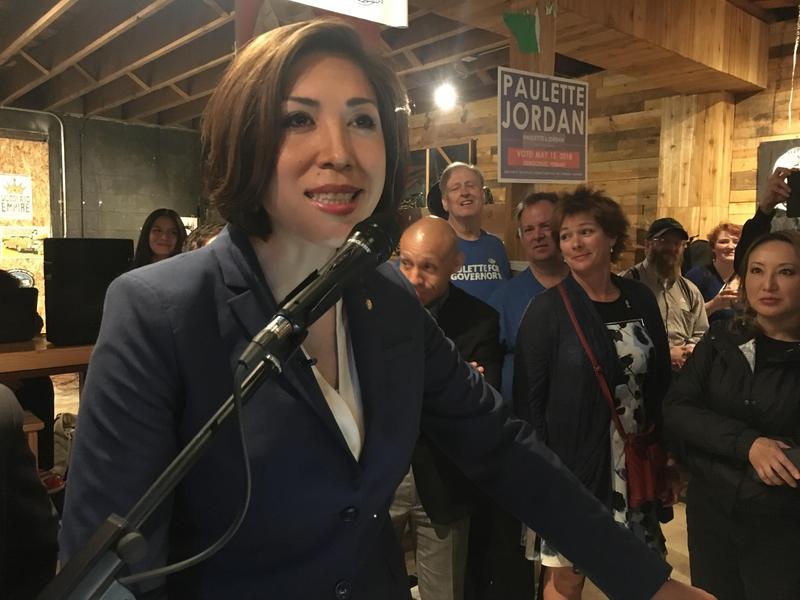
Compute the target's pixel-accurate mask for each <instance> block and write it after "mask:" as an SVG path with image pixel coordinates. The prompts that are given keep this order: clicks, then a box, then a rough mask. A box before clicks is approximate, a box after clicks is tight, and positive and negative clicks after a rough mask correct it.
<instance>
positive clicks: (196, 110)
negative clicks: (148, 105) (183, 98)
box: [158, 92, 211, 125]
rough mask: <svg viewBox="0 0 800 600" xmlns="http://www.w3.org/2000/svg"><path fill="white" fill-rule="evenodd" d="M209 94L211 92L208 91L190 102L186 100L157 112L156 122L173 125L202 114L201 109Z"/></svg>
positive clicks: (203, 107) (204, 105)
mask: <svg viewBox="0 0 800 600" xmlns="http://www.w3.org/2000/svg"><path fill="white" fill-rule="evenodd" d="M210 96H211V92H208V93H207V94H205V95H203V96H201V97H199V98H195V99H194V100H191V101H190V102H186V103H184V104H181V105H180V106H176V107H175V108H170V109H168V110H165V111H163V112H160V113H158V123H159V124H160V125H175V124H177V123H182V122H184V121H188V120H190V119H194V118H195V117H199V116H200V115H202V114H203V110H205V107H206V104H208V98H209V97H210Z"/></svg>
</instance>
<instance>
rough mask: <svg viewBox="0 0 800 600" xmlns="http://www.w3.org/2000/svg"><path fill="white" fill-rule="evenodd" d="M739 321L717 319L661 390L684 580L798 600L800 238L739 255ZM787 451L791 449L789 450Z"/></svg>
mask: <svg viewBox="0 0 800 600" xmlns="http://www.w3.org/2000/svg"><path fill="white" fill-rule="evenodd" d="M744 265H746V268H745V269H744V272H743V274H742V284H741V287H740V290H741V294H742V296H741V298H742V308H741V315H740V317H739V318H738V319H737V320H735V321H734V322H732V323H726V322H720V323H715V324H714V325H713V326H712V327H711V329H710V330H709V332H708V333H707V334H706V336H705V338H703V340H702V341H701V342H700V343H699V344H698V345H697V347H696V348H695V351H694V352H693V353H692V356H691V358H690V359H689V361H688V362H687V363H686V365H685V366H684V368H683V369H682V370H681V372H680V375H679V376H678V378H677V380H676V381H675V383H674V385H673V386H672V388H671V389H670V391H669V394H668V396H667V399H666V400H665V407H664V421H665V427H666V429H667V432H668V433H669V434H670V435H671V436H674V437H675V438H676V441H678V442H680V443H681V445H682V447H683V450H682V454H683V459H684V461H685V462H686V464H687V465H688V467H689V469H690V470H691V472H692V480H691V482H690V483H689V490H688V493H687V505H686V519H687V527H688V535H689V560H690V565H691V572H692V583H693V584H694V585H697V586H700V587H702V588H704V589H706V590H708V591H709V592H712V593H713V594H715V595H717V596H718V597H719V598H721V599H723V600H729V599H731V600H738V599H751V600H755V599H761V598H769V599H770V600H790V599H792V600H796V599H797V598H800V569H798V564H799V562H798V561H800V491H798V489H797V480H798V479H800V470H798V468H797V466H795V464H793V463H792V461H791V460H790V458H789V456H787V449H788V448H790V447H796V446H797V445H798V443H800V233H797V232H793V231H792V232H790V231H784V232H776V233H771V234H768V235H766V236H764V237H762V238H761V239H760V240H758V241H756V242H755V243H754V244H753V245H752V246H751V248H750V250H749V251H748V253H747V255H746V257H745V261H744ZM789 454H790V455H791V454H792V453H791V452H789Z"/></svg>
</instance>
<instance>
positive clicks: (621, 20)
mask: <svg viewBox="0 0 800 600" xmlns="http://www.w3.org/2000/svg"><path fill="white" fill-rule="evenodd" d="M418 5H419V6H420V8H427V9H429V10H431V12H434V13H436V14H439V15H441V16H444V17H447V18H449V19H453V20H456V21H459V22H461V23H464V24H466V25H472V26H473V27H476V28H481V29H485V30H488V31H493V32H495V33H501V34H503V35H505V36H508V35H509V32H508V29H507V28H506V26H505V24H504V23H503V22H502V15H503V11H504V10H505V7H507V2H506V0H473V1H471V2H463V1H460V0H418ZM762 7H763V6H762ZM556 28H557V31H556V51H557V52H559V53H560V54H563V55H566V56H569V57H572V58H575V59H577V60H581V61H583V62H586V63H590V64H593V65H597V66H600V67H603V68H605V69H609V70H614V71H617V72H620V73H626V74H632V73H634V72H635V73H637V75H638V76H641V73H643V72H645V73H647V72H653V73H657V72H658V69H659V68H664V67H667V68H669V69H670V71H671V73H672V74H673V77H674V78H675V79H674V80H673V85H672V88H673V89H675V90H676V91H678V92H681V91H683V90H688V89H692V90H697V84H698V79H697V77H696V72H697V70H698V69H699V70H701V71H705V72H706V73H707V75H708V78H707V91H718V90H720V89H722V90H729V91H736V92H739V91H741V92H745V91H756V90H759V89H764V88H765V87H766V85H767V60H768V52H769V50H768V37H769V32H768V26H767V24H766V23H765V22H764V21H762V20H761V19H758V18H756V17H754V16H752V15H751V14H749V13H747V12H745V11H743V10H742V9H741V8H739V7H737V6H735V5H734V4H732V3H730V2H729V1H728V0H559V2H558V16H557V19H556ZM587 32H594V35H595V37H594V39H592V38H590V37H589V36H587ZM512 43H515V42H512ZM609 50H612V51H609ZM423 62H424V61H423ZM683 72H686V73H687V77H686V82H685V83H686V85H684V82H683V80H682V73H683ZM694 93H697V92H696V91H695V92H694Z"/></svg>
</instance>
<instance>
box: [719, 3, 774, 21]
mask: <svg viewBox="0 0 800 600" xmlns="http://www.w3.org/2000/svg"><path fill="white" fill-rule="evenodd" d="M728 2H730V3H731V4H733V5H734V6H736V7H738V8H741V9H742V10H743V11H744V12H746V13H747V14H749V15H753V16H754V17H755V18H756V19H761V20H762V21H764V23H772V22H773V21H775V17H774V16H773V15H772V14H771V13H770V12H768V11H767V10H765V9H763V8H761V7H760V6H759V5H758V4H756V3H755V2H751V1H750V0H728Z"/></svg>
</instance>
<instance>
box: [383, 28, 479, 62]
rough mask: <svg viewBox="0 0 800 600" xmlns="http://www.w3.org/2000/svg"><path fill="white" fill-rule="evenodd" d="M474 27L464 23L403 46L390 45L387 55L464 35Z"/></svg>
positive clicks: (403, 52)
mask: <svg viewBox="0 0 800 600" xmlns="http://www.w3.org/2000/svg"><path fill="white" fill-rule="evenodd" d="M472 29H474V28H473V27H472V26H471V25H462V26H461V27H456V28H455V29H451V30H449V31H445V32H443V33H440V34H438V35H432V36H429V37H427V38H423V39H419V40H417V41H414V42H409V43H406V44H403V45H402V46H399V47H397V48H392V47H391V46H390V47H389V48H390V50H391V51H390V52H388V53H386V55H385V56H394V55H396V54H405V53H406V52H409V51H411V50H414V49H415V48H420V47H422V46H427V45H429V44H435V43H436V42H440V41H442V40H446V39H448V38H451V37H455V36H457V35H462V34H464V33H466V32H468V31H470V30H472Z"/></svg>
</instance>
